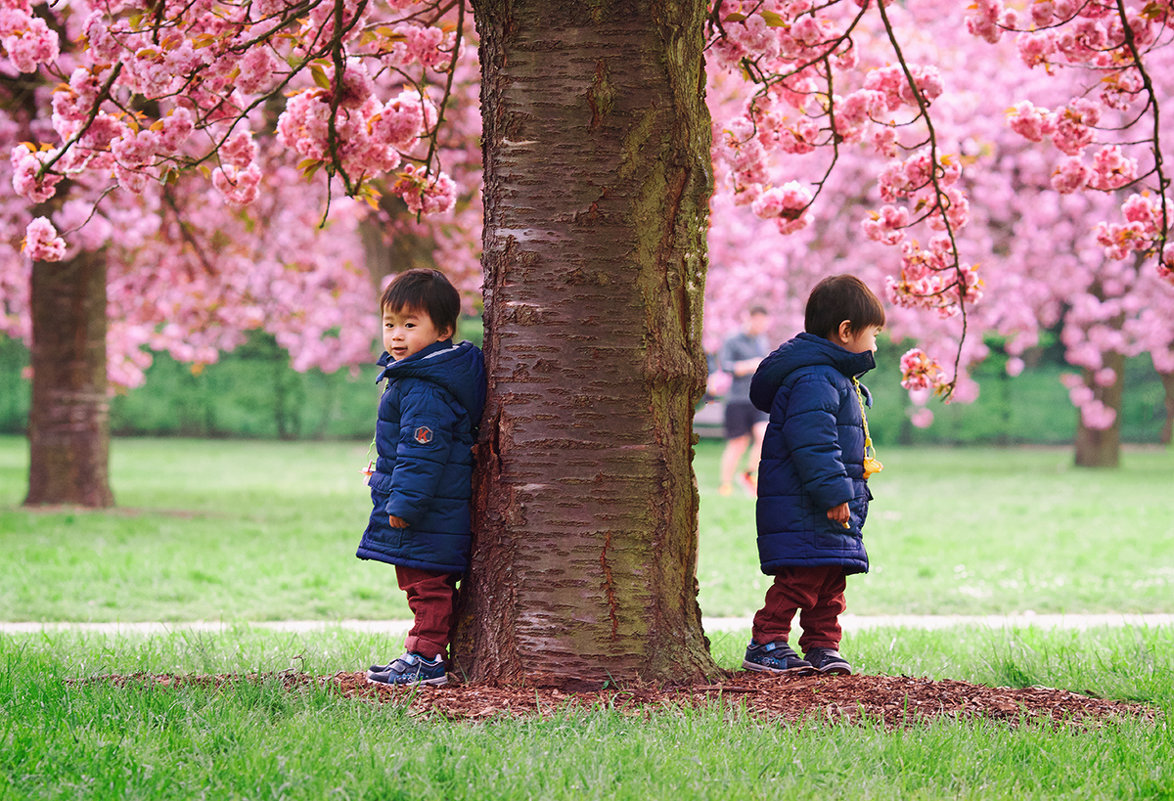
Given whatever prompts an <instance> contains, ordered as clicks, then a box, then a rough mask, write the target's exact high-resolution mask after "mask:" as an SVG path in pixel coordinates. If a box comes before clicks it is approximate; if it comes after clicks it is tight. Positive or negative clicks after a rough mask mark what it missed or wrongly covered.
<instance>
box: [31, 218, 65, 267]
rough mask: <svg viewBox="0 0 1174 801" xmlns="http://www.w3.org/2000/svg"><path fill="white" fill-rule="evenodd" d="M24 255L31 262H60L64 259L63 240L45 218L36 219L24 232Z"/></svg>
mask: <svg viewBox="0 0 1174 801" xmlns="http://www.w3.org/2000/svg"><path fill="white" fill-rule="evenodd" d="M22 250H23V251H24V254H25V255H26V256H28V257H29V258H30V259H32V260H33V261H61V260H62V259H63V258H65V240H64V239H62V238H61V237H60V236H58V235H57V229H56V228H54V227H53V223H51V222H49V219H48V218H47V217H37V218H35V219H34V220H33V221H32V222H30V223H29V225H28V228H27V229H26V230H25V236H24V246H23V248H22Z"/></svg>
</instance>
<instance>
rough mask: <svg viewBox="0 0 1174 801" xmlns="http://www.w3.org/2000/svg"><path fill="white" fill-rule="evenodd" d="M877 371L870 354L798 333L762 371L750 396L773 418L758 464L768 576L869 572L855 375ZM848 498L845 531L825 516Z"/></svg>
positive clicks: (761, 548) (761, 553)
mask: <svg viewBox="0 0 1174 801" xmlns="http://www.w3.org/2000/svg"><path fill="white" fill-rule="evenodd" d="M875 365H876V362H875V361H874V360H873V356H872V352H871V351H865V352H863V353H852V352H851V351H849V350H846V349H844V348H842V347H840V346H839V345H837V344H835V343H834V342H831V341H830V340H827V339H824V338H823V337H820V336H816V335H814V334H808V333H802V334H799V335H798V336H797V337H795V338H794V339H791V340H789V341H787V342H784V343H783V344H782V345H780V346H779V348H778V349H777V350H776V351H775V352H774V353H772V354H770V356H767V357H766V358H765V359H764V360H763V361H762V364H760V365H759V366H758V370H757V372H755V374H754V378H753V380H752V382H751V384H750V400H751V402H753V403H754V405H755V406H756V407H758V408H759V409H761V410H762V411H765V412H770V423H769V425H768V427H767V430H766V437H765V439H764V440H763V443H762V462H761V464H760V465H759V468H758V505H757V522H758V557H759V561H760V562H761V565H762V572H763V573H766V574H768V575H773V574H776V573H778V572H779V571H780V569H782V568H784V567H789V566H805V567H818V566H823V565H840V566H842V567H843V568H844V572H845V573H866V572H868V554H867V553H866V552H865V550H864V542H863V540H862V539H861V529H862V528H863V526H864V519H865V517H867V515H868V501H869V500H870V499H871V498H872V496H871V495H870V494H869V492H868V485H867V483H866V482H865V480H864V425H863V417H862V415H861V411H860V401H859V399H858V398H857V395H856V389H855V387H853V385H852V377H853V376H859V375H862V374H863V373H865V372H867V371H869V370H871V369H872V368H873V367H874V366H875ZM862 391H863V392H864V397H865V399H866V402H867V403H868V404H869V405H871V403H872V400H871V397H870V396H869V395H868V391H867V390H866V389H864V388H863V387H862ZM844 502H847V503H848V508H849V510H850V511H851V520H850V523H849V528H844V527H843V525H841V524H839V523H835V522H833V521H831V520H829V519H828V517H827V512H828V510H829V509H831V508H832V507H834V506H839V505H840V504H841V503H844Z"/></svg>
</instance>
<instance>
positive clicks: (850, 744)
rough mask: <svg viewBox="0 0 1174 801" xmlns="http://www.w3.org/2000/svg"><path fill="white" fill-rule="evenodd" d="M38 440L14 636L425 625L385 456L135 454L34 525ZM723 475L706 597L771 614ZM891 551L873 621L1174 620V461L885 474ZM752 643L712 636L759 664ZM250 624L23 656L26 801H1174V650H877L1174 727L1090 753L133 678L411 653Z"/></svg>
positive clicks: (853, 639) (2, 515)
mask: <svg viewBox="0 0 1174 801" xmlns="http://www.w3.org/2000/svg"><path fill="white" fill-rule="evenodd" d="M25 447H26V446H25V443H24V441H23V440H20V439H16V438H0V574H2V575H3V577H4V580H3V582H0V619H2V620H78V621H89V620H93V621H99V620H121V621H134V620H152V619H164V620H172V621H182V620H195V619H223V620H226V621H242V622H243V621H250V620H264V619H286V618H295V619H296V618H303V619H304V618H316V619H321V620H328V621H329V620H337V619H343V618H375V619H378V618H392V617H406V616H407V608H406V605H405V604H404V603H403V601H402V600H401V599H400V597H399V593H398V592H397V591H396V590H395V588H394V578H393V576H392V571H390V570H388V569H386V567H385V566H383V565H374V564H370V563H366V562H360V561H358V560H356V559H355V558H354V556H353V553H354V548H355V545H356V543H357V539H358V536H359V532H360V530H361V527H362V525H363V522H364V520H365V517H366V515H367V509H366V507H367V504H368V500H367V495H366V491H365V488H364V487H363V485H362V482H361V480H360V476H359V473H358V471H359V468H360V467H361V466H362V465H363V464H365V452H366V446H365V445H359V444H353V443H309V444H307V443H298V444H282V443H267V442H241V441H212V442H208V441H192V440H118V441H116V442H115V443H114V446H113V465H112V468H113V469H112V472H113V477H114V489H115V493H116V495H117V497H118V501H119V503H120V504H121V506H120V507H119V508H118V509H116V510H113V511H108V512H97V513H95V512H79V511H60V510H58V511H29V510H25V509H22V508H20V506H19V503H20V500H21V498H22V497H23V493H24V491H25V483H24V482H25V470H26V469H27V468H26V463H25V460H26V458H27V457H26V455H25ZM719 449H720V443H710V442H707V443H703V444H702V445H701V447H700V448H699V452H698V459H697V473H698V480H699V483H700V486H701V491H702V507H701V520H700V528H701V558H700V564H699V574H700V579H701V584H702V590H701V602H702V607H703V609H704V611H705V612H706V614H709V615H745V614H749V613H750V612H752V611H753V610H754V609H755V608H756V607H757V605H758V603H759V601H760V600H761V593H762V591H763V589H764V587H765V577H762V576H760V575H759V574H758V570H757V559H756V556H755V552H754V539H753V506H752V503H751V502H750V501H748V500H747V499H745V498H738V497H733V498H721V497H719V496H717V494H716V474H717V455H718V452H719ZM881 458H882V459H883V460H884V461H885V463H886V470H885V472H884V473H882V474H881V475H880V476H878V477H877V478H876V479H874V480H873V482H872V486H873V492H874V494H875V495H876V501H875V503H874V505H873V508H872V513H871V518H870V521H869V525H868V527H867V531H866V539H867V542H868V543H869V550H870V553H871V555H872V559H873V563H874V570H873V572H872V573H871V574H869V575H867V576H857V577H854V578H853V579H852V581H851V583H850V585H849V591H848V595H849V603H850V610H851V611H852V612H855V613H858V614H870V613H873V614H875V613H888V612H895V613H948V612H965V613H996V612H1014V611H1024V610H1027V609H1034V610H1036V611H1039V612H1047V611H1065V612H1082V611H1083V612H1126V611H1130V612H1171V611H1174V598H1172V597H1171V596H1172V593H1171V592H1170V583H1171V582H1170V579H1171V577H1172V569H1174V537H1172V536H1171V534H1172V533H1174V528H1172V524H1171V522H1170V520H1169V509H1170V504H1169V500H1168V493H1169V475H1170V472H1171V467H1174V455H1172V454H1171V453H1170V452H1169V451H1162V450H1131V451H1128V452H1127V453H1126V454H1125V458H1124V464H1123V467H1122V468H1121V469H1119V470H1115V471H1085V470H1076V469H1074V468H1072V467H1070V466H1069V465H1070V460H1071V457H1070V454H1069V453H1068V452H1067V451H1064V450H1048V449H1044V450H1041V449H1032V450H1007V451H1000V450H992V449H982V450H957V451H951V450H899V449H895V448H889V449H885V451H884V452H883V453H882V454H881ZM746 638H747V632H745V631H739V632H730V633H719V634H715V635H713V636H712V650H713V653H714V655H715V658H716V659H717V660H718V662H719V663H720V664H722V665H724V666H726V667H730V668H733V667H736V666H737V664H738V663H739V661H740V658H741V652H742V649H743V648H744V647H745V642H746ZM395 639H396V641H395V642H388V641H387V640H388V638H387V637H378V636H375V635H369V634H358V633H354V632H348V631H344V630H342V629H339V628H328V629H326V630H325V631H322V632H316V633H313V634H304V635H297V634H289V633H275V632H268V631H261V630H256V629H251V628H249V627H247V626H235V627H234V626H231V625H230V626H228V628H227V629H226V630H225V631H223V632H222V633H217V634H206V633H197V632H191V631H178V632H174V633H171V634H166V635H156V636H127V635H121V636H102V635H96V634H79V633H71V632H64V633H48V632H43V633H39V634H33V635H0V799H4V800H5V801H7V799H10V798H11V799H80V798H84V799H112V800H113V799H118V801H123V799H152V801H153V800H154V799H190V798H211V799H236V798H241V799H244V798H248V799H327V798H340V799H372V800H374V799H422V798H444V799H449V798H452V799H462V798H468V799H496V798H503V799H613V798H615V799H626V798H633V799H642V800H643V799H650V798H675V799H676V798H680V799H691V798H718V799H725V798H739V799H741V798H768V797H770V798H777V797H785V798H796V799H804V798H813V799H841V798H843V799H873V798H883V799H893V798H899V799H907V798H909V799H940V798H966V799H970V798H973V799H987V798H1015V799H1017V800H1018V799H1053V798H1073V799H1088V798H1106V799H1108V798H1112V799H1118V798H1130V799H1132V798H1136V799H1160V798H1167V799H1169V798H1174V732H1172V730H1171V727H1170V725H1169V716H1170V714H1171V713H1172V712H1174V671H1172V669H1171V665H1172V663H1174V629H1172V628H1171V627H1163V628H1155V629H1147V628H1127V627H1126V628H1105V629H1096V630H1092V631H1080V632H1074V631H1052V632H1045V631H1040V630H1037V629H1022V630H993V629H983V628H978V627H955V628H950V629H945V630H940V631H921V630H912V629H899V628H883V629H869V630H863V631H858V632H849V633H848V635H847V637H846V639H845V641H844V644H843V649H844V651H845V652H846V653H847V654H849V655H850V656H851V659H852V661H853V662H854V663H855V665H856V666H857V668H858V669H859V670H861V671H864V672H869V673H876V674H890V675H902V674H903V675H913V676H930V677H932V678H938V679H945V678H951V679H959V680H965V681H971V682H976V683H983V684H991V685H1010V686H1018V687H1024V686H1033V685H1045V686H1052V687H1062V688H1065V689H1069V690H1074V691H1077V692H1084V693H1088V694H1092V695H1097V696H1105V697H1111V698H1117V699H1126V700H1134V701H1140V702H1144V703H1147V704H1150V705H1152V706H1154V707H1156V708H1157V710H1158V711H1159V713H1160V715H1159V717H1158V719H1157V721H1156V722H1147V721H1143V720H1111V721H1106V722H1103V723H1099V724H1092V725H1090V726H1086V727H1081V728H1072V727H1061V728H1057V729H1048V728H1041V727H1037V726H1021V727H1013V726H1009V725H1006V724H1001V723H995V722H990V721H982V720H978V721H973V720H972V721H957V720H939V721H936V722H934V723H930V724H926V725H913V726H908V727H902V728H897V729H895V730H891V731H890V730H886V729H885V728H884V727H883V726H882V725H881V724H880V723H879V722H878V721H872V722H866V723H864V724H861V725H845V724H831V723H828V722H826V721H822V720H813V721H810V722H808V723H804V724H787V723H781V722H777V721H764V720H762V719H759V718H755V717H753V716H750V715H748V714H747V713H746V712H745V711H744V710H743V709H742V708H741V707H739V705H738V704H737V702H736V701H735V702H725V703H723V704H715V705H713V706H711V707H710V708H706V709H700V710H698V709H686V708H677V707H665V708H657V709H650V710H647V713H646V714H645V715H639V716H633V715H625V714H622V713H620V712H618V711H615V710H613V709H608V708H597V709H587V710H578V711H566V712H563V713H560V714H557V715H555V716H554V717H553V718H551V719H545V720H533V719H531V720H498V721H493V722H487V723H462V722H451V721H446V720H442V719H436V718H424V719H420V718H417V717H414V716H411V715H408V714H407V713H406V712H405V710H404V709H403V708H402V707H400V706H397V705H393V704H384V705H375V704H371V703H369V702H366V701H360V700H353V699H346V698H342V697H339V696H337V695H335V694H333V693H331V692H328V691H326V690H315V689H310V690H303V691H299V692H288V691H286V690H284V688H283V687H282V686H281V684H280V683H279V682H277V681H266V682H262V683H251V682H238V683H233V684H230V685H227V686H224V687H221V688H219V689H213V688H208V687H199V686H185V687H181V688H163V687H156V686H144V685H128V686H125V687H118V686H115V685H113V684H111V683H108V682H101V681H99V682H93V683H82V684H78V683H70V682H68V681H67V680H69V679H78V678H86V677H92V676H101V675H104V674H108V673H130V672H137V671H142V672H147V673H168V672H181V673H201V674H206V673H246V672H253V671H259V672H273V671H281V670H287V669H290V668H293V669H297V670H304V671H307V672H310V673H313V674H316V675H329V674H333V673H335V672H337V671H354V670H356V669H359V668H361V667H362V666H364V665H366V664H369V663H370V661H371V659H372V658H373V656H375V655H376V654H381V655H386V654H388V653H390V652H392V651H395V650H396V649H397V648H398V647H399V642H398V638H395Z"/></svg>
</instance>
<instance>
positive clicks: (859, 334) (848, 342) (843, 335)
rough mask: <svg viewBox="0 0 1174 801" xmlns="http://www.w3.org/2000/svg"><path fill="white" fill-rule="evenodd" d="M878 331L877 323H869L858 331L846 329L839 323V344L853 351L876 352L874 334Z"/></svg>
mask: <svg viewBox="0 0 1174 801" xmlns="http://www.w3.org/2000/svg"><path fill="white" fill-rule="evenodd" d="M845 322H847V321H845ZM880 332H881V327H880V326H879V325H870V326H868V327H867V328H862V329H860V330H859V331H848V330H846V329H845V328H844V326H843V324H841V326H840V332H839V334H840V342H839V344H840V345H843V346H844V349H845V350H850V351H852V352H853V353H864V351H866V350H870V351H872V352H873V353H876V335H877V334H879V333H880Z"/></svg>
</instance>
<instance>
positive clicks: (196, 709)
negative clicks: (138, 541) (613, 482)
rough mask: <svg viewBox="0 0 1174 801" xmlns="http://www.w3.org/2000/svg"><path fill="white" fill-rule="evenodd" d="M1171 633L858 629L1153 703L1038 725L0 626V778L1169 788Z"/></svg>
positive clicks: (166, 792) (156, 789)
mask: <svg viewBox="0 0 1174 801" xmlns="http://www.w3.org/2000/svg"><path fill="white" fill-rule="evenodd" d="M1169 635H1170V631H1169V630H1166V631H1161V630H1136V629H1102V630H1097V631H1094V632H1087V633H1083V634H1080V635H1077V634H1074V633H1072V632H1052V633H1044V632H1039V631H1035V630H1027V631H1021V632H1017V633H1015V634H1013V635H1008V634H1006V633H996V632H992V631H980V630H974V629H957V630H950V631H944V632H943V631H937V632H924V631H900V630H889V631H870V632H864V633H861V634H859V635H855V636H853V637H852V638H851V648H852V651H853V652H854V653H855V654H856V655H857V657H858V663H859V664H860V665H861V666H862V667H865V668H866V669H869V670H872V671H875V672H887V673H892V674H900V673H905V674H911V675H929V676H932V677H935V678H954V679H963V680H969V681H973V682H979V683H987V684H996V685H1005V684H1013V685H1016V686H1025V685H1029V684H1047V685H1051V686H1060V687H1067V688H1072V689H1077V690H1083V691H1085V692H1089V693H1093V694H1097V695H1108V696H1113V697H1118V698H1128V699H1134V700H1140V701H1144V702H1146V703H1148V704H1151V705H1154V706H1156V707H1157V708H1158V709H1159V710H1160V711H1161V712H1162V714H1163V717H1162V718H1160V719H1159V720H1158V722H1156V723H1155V722H1145V721H1141V720H1133V719H1126V720H1110V721H1105V722H1103V723H1095V722H1094V723H1092V724H1091V725H1089V726H1086V727H1081V728H1065V727H1059V728H1056V729H1048V728H1042V727H1037V726H1031V725H1028V726H1021V727H1013V726H1009V725H1007V724H1002V723H994V722H984V721H981V720H979V721H973V720H972V721H958V720H949V719H941V720H938V721H935V722H932V723H929V724H921V725H912V726H906V727H902V728H897V729H896V730H892V731H886V730H885V729H884V727H883V726H882V725H881V724H880V722H879V721H869V722H865V723H863V724H861V725H845V724H831V723H828V722H827V721H826V720H823V719H815V720H812V721H809V722H807V723H803V724H791V723H784V722H780V721H768V720H763V719H760V718H755V717H753V716H750V715H748V714H747V713H746V712H745V711H744V710H743V709H742V708H741V707H740V705H739V703H738V702H737V701H736V700H732V701H730V700H728V701H725V702H722V703H715V704H714V705H712V706H711V707H709V708H705V709H700V710H699V709H692V708H680V707H673V706H669V707H663V708H657V709H655V710H650V711H649V712H648V714H647V715H626V714H623V713H620V712H617V711H615V710H613V709H609V708H607V707H605V706H604V707H597V708H592V709H579V710H576V711H563V712H560V713H557V714H555V715H554V716H553V717H552V718H549V719H544V720H535V719H529V720H526V719H523V720H495V721H490V722H485V723H467V722H452V721H447V720H444V719H439V718H435V717H429V718H423V719H421V718H416V717H413V716H409V715H408V714H406V712H405V710H404V709H403V708H402V707H401V706H398V705H394V704H383V705H375V704H372V703H370V702H367V701H361V700H353V699H346V698H342V697H339V696H337V695H335V694H333V693H331V692H328V691H326V690H319V689H303V690H302V691H299V692H288V691H286V690H285V689H284V688H283V687H282V685H281V683H280V682H279V681H276V680H268V681H265V682H262V683H252V682H238V683H234V684H230V685H226V686H223V687H221V688H219V689H211V688H201V687H199V686H190V685H189V686H184V687H180V688H164V687H158V686H154V685H148V684H130V685H127V686H124V687H117V686H115V685H113V684H111V683H108V682H104V681H97V682H92V683H83V684H69V683H67V682H66V679H70V678H84V677H88V676H100V675H104V674H107V673H111V672H118V673H129V672H134V671H147V672H192V673H247V672H251V671H266V672H267V671H280V670H283V669H287V668H294V669H297V670H305V671H308V672H311V673H313V674H315V675H330V674H333V673H334V672H335V671H339V670H348V671H349V670H354V669H355V666H356V665H357V664H364V663H365V662H366V660H367V659H368V657H369V656H370V654H371V653H372V652H375V651H378V650H380V649H381V647H383V645H384V644H383V643H380V642H379V641H377V640H376V639H375V638H372V637H370V636H366V635H359V634H354V633H350V632H344V631H341V630H339V629H332V630H329V631H327V632H325V633H319V634H315V635H312V636H309V637H303V636H297V635H292V634H274V633H269V632H259V631H256V630H248V629H240V630H236V631H229V632H226V633H224V634H221V635H194V634H190V633H189V634H173V635H170V636H163V637H151V638H138V637H97V636H93V635H77V634H57V635H45V636H36V637H19V638H0V745H2V747H0V798H5V799H8V798H13V799H16V798H20V799H24V798H30V799H32V798H36V799H74V798H85V799H111V801H115V800H117V801H126V800H127V799H150V800H151V801H154V800H155V799H189V798H216V799H219V798H249V799H326V798H354V799H421V798H435V799H497V798H502V799H650V798H684V799H692V798H717V799H725V798H796V799H806V798H813V799H815V798H818V799H841V798H845V799H847V798H851V799H857V798H859V799H874V798H875V799H892V798H899V799H907V798H913V799H940V798H974V799H988V798H1015V799H1055V798H1073V799H1089V798H1105V799H1110V798H1111V799H1133V798H1136V799H1156V798H1170V797H1171V794H1172V793H1174V761H1172V760H1171V759H1170V756H1171V754H1174V734H1172V732H1171V728H1170V726H1169V723H1168V716H1169V714H1170V713H1171V712H1172V711H1174V689H1172V688H1174V674H1172V671H1171V669H1170V664H1171V660H1172V659H1174V640H1172V638H1171V637H1170V636H1169ZM744 642H745V637H744V633H740V634H739V635H737V636H731V637H729V638H726V639H723V640H719V641H717V642H715V644H714V652H715V655H716V656H717V658H718V659H719V661H720V662H721V663H722V664H724V665H726V666H727V667H733V666H734V665H735V664H736V663H737V660H738V659H739V658H740V651H741V648H742V647H743V644H744Z"/></svg>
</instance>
